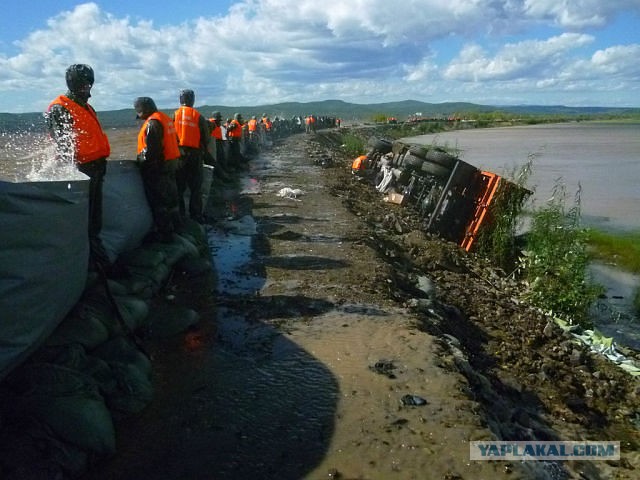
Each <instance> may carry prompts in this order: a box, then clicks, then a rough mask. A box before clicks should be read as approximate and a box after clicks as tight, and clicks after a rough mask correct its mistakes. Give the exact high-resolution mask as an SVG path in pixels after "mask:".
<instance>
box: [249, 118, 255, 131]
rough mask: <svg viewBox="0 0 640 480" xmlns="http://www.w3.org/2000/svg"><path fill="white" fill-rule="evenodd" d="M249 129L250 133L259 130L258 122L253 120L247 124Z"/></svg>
mask: <svg viewBox="0 0 640 480" xmlns="http://www.w3.org/2000/svg"><path fill="white" fill-rule="evenodd" d="M247 127H248V128H249V131H250V132H255V131H256V129H257V128H258V120H254V119H253V118H252V119H251V120H249V121H248V122H247Z"/></svg>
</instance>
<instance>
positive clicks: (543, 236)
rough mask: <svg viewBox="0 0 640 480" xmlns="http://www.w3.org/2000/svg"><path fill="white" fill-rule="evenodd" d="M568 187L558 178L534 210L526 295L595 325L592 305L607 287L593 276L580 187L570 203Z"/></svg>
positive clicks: (523, 264)
mask: <svg viewBox="0 0 640 480" xmlns="http://www.w3.org/2000/svg"><path fill="white" fill-rule="evenodd" d="M565 202H566V190H565V187H564V186H563V185H561V184H557V185H556V187H555V189H554V194H553V195H552V197H551V199H550V200H549V201H548V202H547V205H546V206H545V207H543V208H539V209H538V210H536V211H534V213H533V218H532V225H531V229H530V231H529V234H528V236H527V248H526V251H525V253H524V255H523V256H522V258H521V267H522V268H521V272H522V274H523V276H524V278H525V280H526V282H527V286H528V288H527V291H526V293H525V298H527V299H528V301H529V302H531V303H532V304H533V305H535V306H537V307H539V308H542V309H544V310H550V311H552V312H553V313H554V314H556V315H558V316H560V317H563V318H565V319H566V320H568V321H569V322H571V323H578V324H580V325H582V326H583V327H591V326H592V324H591V319H590V317H589V308H590V307H591V305H592V304H593V303H594V302H595V300H596V299H597V298H598V296H599V295H600V294H601V293H602V292H603V288H602V287H601V286H599V285H595V284H592V283H590V282H589V281H588V280H587V266H588V264H589V255H588V253H587V232H586V230H584V229H582V228H581V227H580V190H578V192H577V194H576V198H575V203H574V206H573V207H572V208H570V209H568V210H567V209H566V207H565Z"/></svg>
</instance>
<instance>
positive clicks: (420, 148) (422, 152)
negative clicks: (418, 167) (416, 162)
mask: <svg viewBox="0 0 640 480" xmlns="http://www.w3.org/2000/svg"><path fill="white" fill-rule="evenodd" d="M409 151H410V152H411V154H412V155H414V156H416V157H418V158H422V159H426V158H427V153H428V152H429V147H428V146H427V145H412V146H411V147H410V148H409Z"/></svg>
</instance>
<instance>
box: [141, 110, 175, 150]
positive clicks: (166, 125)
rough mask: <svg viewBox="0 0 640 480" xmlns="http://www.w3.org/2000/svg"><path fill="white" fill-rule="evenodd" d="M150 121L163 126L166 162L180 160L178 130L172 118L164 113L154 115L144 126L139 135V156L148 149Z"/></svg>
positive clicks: (163, 146) (163, 145)
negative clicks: (148, 126)
mask: <svg viewBox="0 0 640 480" xmlns="http://www.w3.org/2000/svg"><path fill="white" fill-rule="evenodd" d="M149 120H157V121H159V122H160V123H161V124H162V131H163V138H162V148H163V153H164V160H165V161H169V160H175V159H177V158H180V148H179V147H178V135H177V134H176V128H175V126H174V125H173V121H172V120H171V118H170V117H169V116H168V115H166V114H165V113H162V112H154V113H152V114H151V115H150V116H149V118H147V120H146V121H145V122H144V123H143V124H142V127H141V128H140V132H139V133H138V155H140V154H141V153H142V152H143V150H144V149H145V148H147V123H149Z"/></svg>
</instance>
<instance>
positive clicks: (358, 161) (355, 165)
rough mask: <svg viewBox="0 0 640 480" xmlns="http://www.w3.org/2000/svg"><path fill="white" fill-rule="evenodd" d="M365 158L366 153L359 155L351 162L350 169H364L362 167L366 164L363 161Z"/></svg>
mask: <svg viewBox="0 0 640 480" xmlns="http://www.w3.org/2000/svg"><path fill="white" fill-rule="evenodd" d="M366 160H367V156H366V155H360V156H359V157H358V158H356V159H355V160H354V161H353V163H352V164H351V170H364V168H365V166H366V163H365V162H366Z"/></svg>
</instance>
